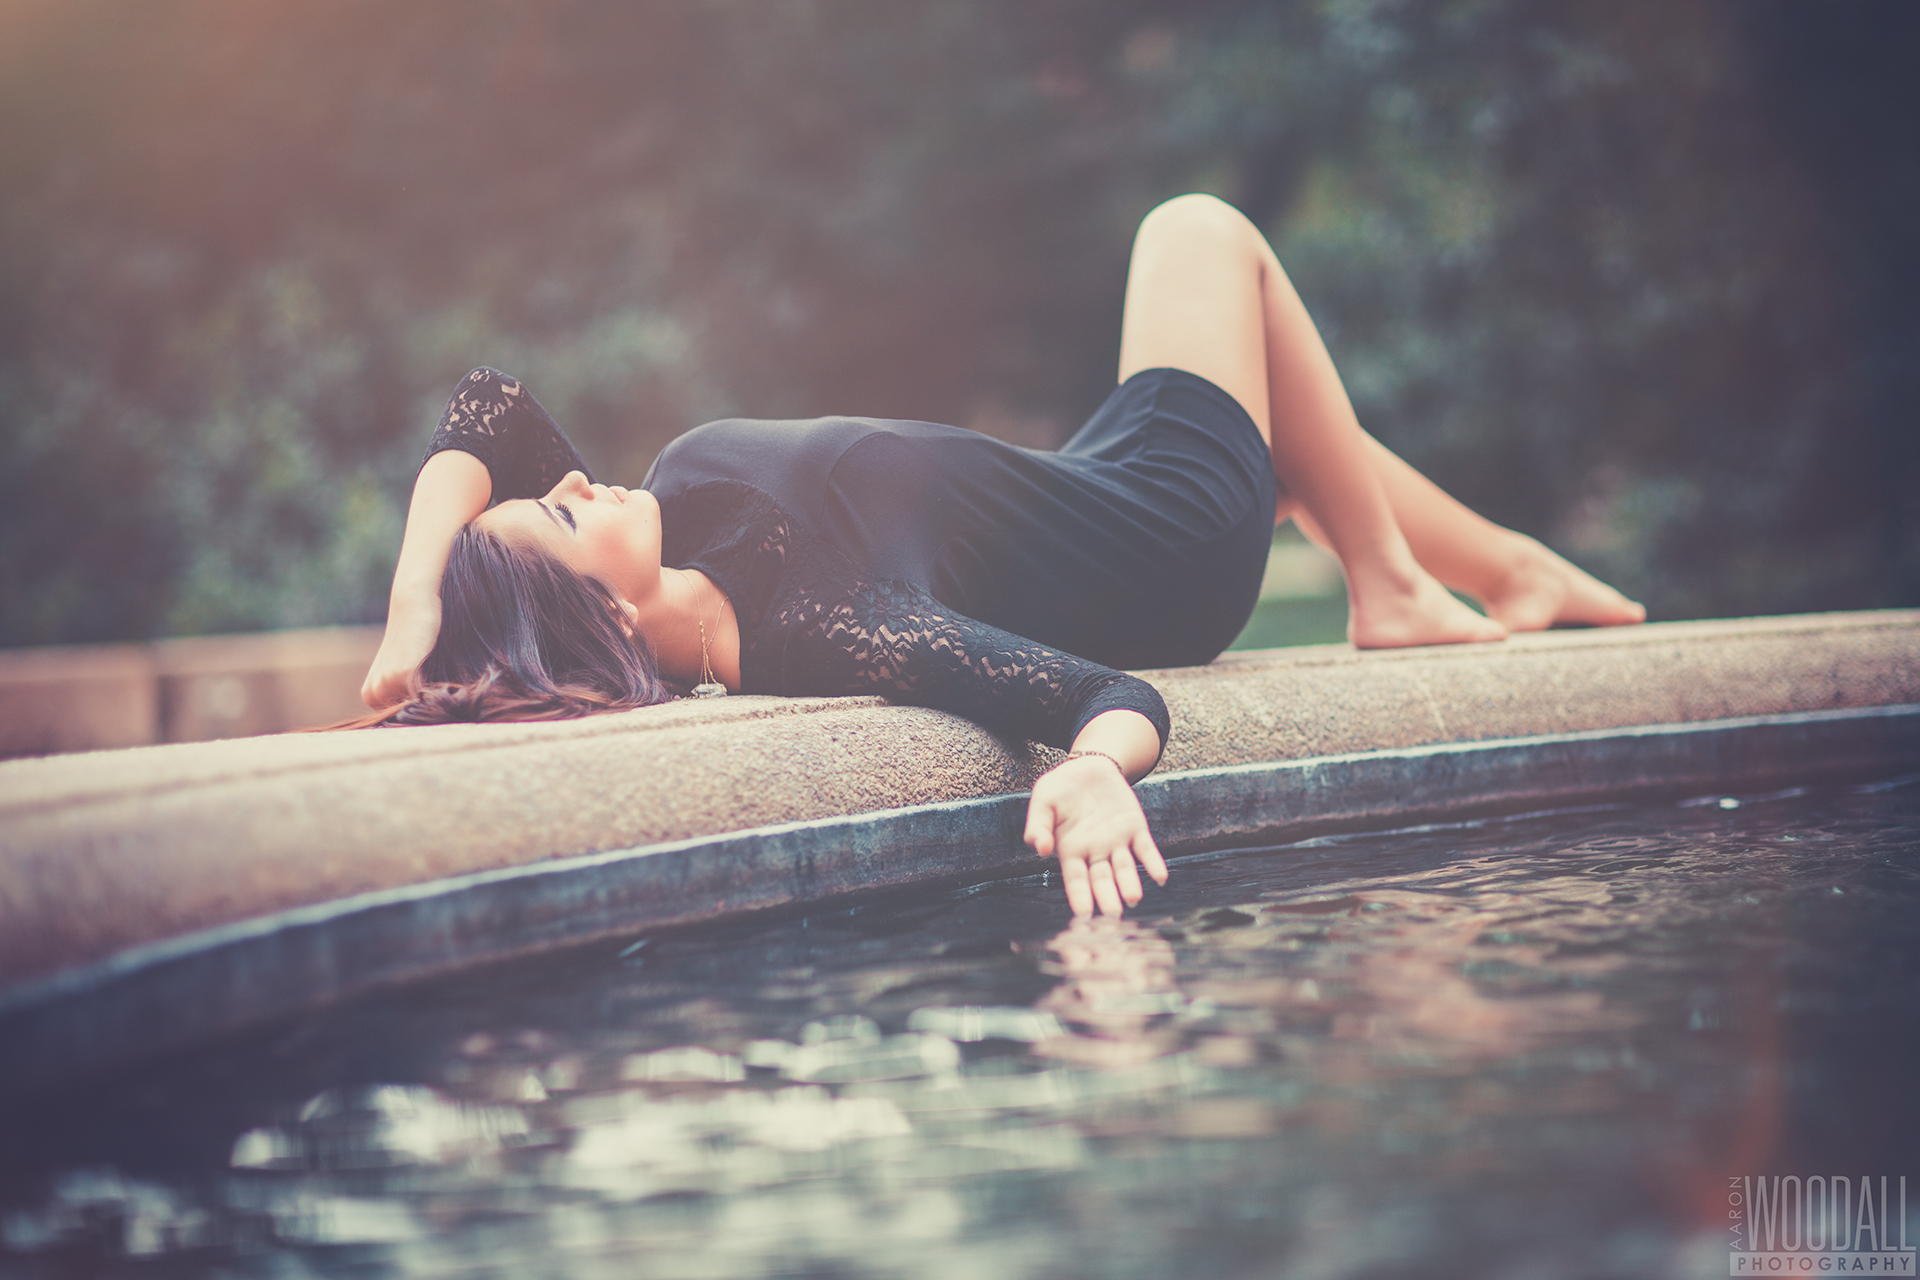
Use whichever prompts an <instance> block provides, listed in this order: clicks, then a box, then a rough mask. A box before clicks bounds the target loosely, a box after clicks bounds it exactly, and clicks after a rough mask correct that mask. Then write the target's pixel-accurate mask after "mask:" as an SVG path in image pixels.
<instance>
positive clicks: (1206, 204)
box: [1140, 191, 1256, 236]
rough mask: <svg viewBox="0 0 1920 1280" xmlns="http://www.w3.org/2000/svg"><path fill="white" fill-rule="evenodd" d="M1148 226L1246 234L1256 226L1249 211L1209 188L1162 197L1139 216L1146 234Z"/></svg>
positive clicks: (1188, 231)
mask: <svg viewBox="0 0 1920 1280" xmlns="http://www.w3.org/2000/svg"><path fill="white" fill-rule="evenodd" d="M1149 227H1154V228H1156V229H1157V228H1161V227H1168V228H1175V229H1178V230H1179V231H1181V232H1183V233H1186V234H1213V235H1233V236H1244V235H1245V234H1246V233H1247V232H1249V231H1252V230H1255V229H1256V228H1255V227H1254V225H1253V220H1252V219H1250V218H1248V217H1247V215H1246V214H1244V213H1242V212H1240V210H1239V209H1237V208H1235V207H1234V206H1233V205H1231V204H1229V203H1227V202H1226V201H1225V200H1222V199H1221V198H1220V197H1219V196H1216V195H1213V194H1212V193H1210V192H1206V191H1188V192H1185V193H1184V194H1181V195H1177V196H1172V197H1170V198H1168V199H1166V200H1162V201H1161V202H1160V203H1159V204H1157V205H1155V206H1153V208H1151V209H1149V210H1147V213H1146V216H1145V217H1143V218H1142V219H1140V230H1141V232H1142V233H1143V234H1144V233H1145V232H1146V230H1147V229H1148V228H1149Z"/></svg>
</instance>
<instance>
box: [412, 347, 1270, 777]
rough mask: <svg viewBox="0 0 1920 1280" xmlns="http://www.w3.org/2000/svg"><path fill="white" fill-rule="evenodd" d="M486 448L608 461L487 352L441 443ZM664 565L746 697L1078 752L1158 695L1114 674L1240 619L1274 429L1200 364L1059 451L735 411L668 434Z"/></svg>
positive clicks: (1204, 655) (549, 482)
mask: <svg viewBox="0 0 1920 1280" xmlns="http://www.w3.org/2000/svg"><path fill="white" fill-rule="evenodd" d="M441 449H461V450H464V451H466V452H468V453H471V454H473V455H475V456H476V457H478V458H479V459H480V460H481V461H482V462H483V463H485V464H486V466H487V469H488V471H489V473H490V474H491V475H492V477H493V502H495V503H498V502H503V501H506V500H508V499H512V498H525V497H538V496H541V495H543V494H545V493H546V492H547V490H549V489H550V488H552V486H553V485H554V484H555V483H556V482H557V481H559V479H560V478H561V477H562V476H563V475H565V474H566V472H567V471H568V470H570V469H574V468H578V469H579V470H581V471H582V472H585V473H586V474H587V476H588V478H589V479H592V472H591V471H590V470H589V469H588V467H587V466H586V464H585V462H584V461H582V460H581V458H580V455H579V454H578V452H577V451H575V449H574V448H573V446H572V444H571V443H570V442H569V441H568V440H567V438H566V435H565V433H564V432H563V431H562V430H561V429H560V427H559V424H557V423H556V422H554V420H553V419H552V417H551V416H550V415H549V414H547V413H546V411H545V410H544V409H542V408H541V407H540V405H539V403H538V401H536V400H535V399H534V398H533V396H532V395H531V393H529V392H528V391H527V390H526V388H525V386H524V385H523V384H521V383H520V382H518V381H517V380H516V379H514V378H512V377H509V376H508V375H506V374H503V373H501V372H499V371H498V370H494V369H489V368H480V369H475V370H474V371H473V372H471V373H470V374H468V375H467V377H466V378H464V379H463V380H462V381H461V383H460V385H459V387H458V388H456V390H455V391H454V394H453V397H452V399H451V401H450V402H449V404H448V406H447V412H446V414H445V416H444V417H443V418H442V419H441V421H440V424H439V426H438V427H437V428H436V429H435V431H434V434H433V438H432V440H431V441H430V443H429V445H428V448H427V452H426V455H425V457H423V458H422V460H421V462H422V465H423V466H424V465H425V459H426V458H428V457H432V456H433V455H434V454H435V453H437V452H439V451H440V450H441ZM641 485H642V487H644V488H646V489H648V490H650V491H651V492H652V493H653V495H654V497H655V498H656V499H657V500H658V501H659V503H660V512H661V533H662V545H661V562H662V563H663V564H665V565H668V566H671V567H673V568H681V569H689V568H691V569H698V570H700V571H701V572H703V573H705V574H706V575H707V576H708V577H710V578H712V579H713V581H714V582H715V584H716V585H718V586H719V587H720V589H721V590H722V591H724V592H725V593H726V595H727V597H728V599H729V600H730V601H731V602H732V604H733V607H734V612H735V615H736V618H737V620H738V622H739V625H740V636H741V651H740V677H741V692H744V693H776V694H789V695H803V694H850V693H878V694H884V695H886V696H888V697H890V698H893V699H895V700H896V701H901V702H911V703H917V704H920V705H925V706H934V707H940V708H943V709H945V710H949V711H954V712H956V713H958V714H961V715H964V716H967V717H969V718H971V719H974V720H976V721H979V722H980V723H983V724H985V725H987V726H989V727H990V728H993V729H996V730H999V731H1001V732H1006V733H1011V734H1014V735H1017V736H1020V737H1025V738H1031V739H1033V740H1035V741H1039V742H1044V743H1046V744H1048V745H1050V746H1056V747H1066V746H1069V745H1070V744H1071V743H1072V741H1073V738H1074V737H1075V735H1077V734H1078V732H1079V730H1080V728H1081V726H1083V725H1084V724H1085V723H1086V722H1087V721H1088V720H1091V719H1092V718H1093V717H1094V716H1096V715H1098V714H1099V713H1100V712H1102V711H1107V710H1110V709H1112V708H1115V707H1127V708H1130V709H1132V710H1135V711H1138V712H1140V713H1141V714H1143V715H1145V716H1147V717H1148V719H1150V720H1151V721H1152V722H1153V724H1154V726H1155V728H1156V729H1157V730H1158V731H1159V734H1160V740H1161V744H1162V747H1163V748H1164V746H1165V743H1166V739H1167V735H1168V732H1169V725H1168V718H1167V710H1166V704H1165V702H1164V701H1162V699H1161V697H1160V695H1159V693H1158V691H1157V690H1155V689H1154V688H1153V686H1152V685H1150V684H1148V683H1147V682H1146V681H1144V680H1141V679H1139V678H1138V677H1136V676H1132V675H1129V674H1127V673H1126V672H1125V671H1124V670H1120V669H1119V668H1125V667H1159V666H1188V665H1197V664H1201V663H1205V662H1209V661H1211V660H1212V659H1213V658H1215V657H1216V656H1218V655H1219V653H1220V652H1221V651H1222V650H1223V649H1225V648H1226V646H1227V645H1228V644H1229V643H1231V641H1232V640H1233V638H1234V637H1235V636H1236V635H1238V634H1239V632H1240V630H1241V628H1242V627H1244V626H1245V625H1246V621H1247V618H1248V617H1249V616H1250V615H1251V613H1252V611H1253V606H1254V603H1255V600H1256V598H1257V597H1258V594H1259V588H1260V579H1261V576H1262V573H1263V571H1264V569H1265V565H1266V557H1267V548H1268V545H1269V541H1270V539H1271V537H1272V532H1273V509H1274V502H1275V497H1276V484H1275V480H1274V475H1273V467H1272V463H1271V461H1270V458H1269V454H1268V450H1267V445H1266V442H1265V441H1264V440H1263V439H1262V438H1261V436H1260V432H1259V429H1258V428H1257V427H1256V426H1255V425H1254V422H1253V419H1252V418H1251V417H1249V416H1248V415H1247V412H1246V410H1245V409H1244V408H1242V407H1241V406H1240V404H1239V402H1238V401H1236V400H1235V399H1234V398H1233V397H1232V396H1231V395H1229V394H1228V393H1227V392H1226V391H1224V390H1222V389H1221V388H1220V387H1219V386H1217V385H1215V384H1214V383H1212V382H1210V381H1208V380H1207V379H1205V378H1203V377H1201V376H1199V375H1198V374H1194V373H1191V372H1188V371H1187V370H1184V369H1176V368H1170V367H1162V368H1154V369H1146V370H1142V371H1141V372H1139V373H1136V374H1134V375H1133V376H1132V377H1130V378H1128V379H1127V380H1126V381H1125V382H1123V383H1121V384H1120V385H1119V386H1117V387H1115V388H1114V390H1113V391H1112V393H1111V394H1110V395H1108V397H1107V399H1106V400H1105V401H1104V402H1103V403H1102V404H1101V405H1100V407H1099V408H1098V409H1097V410H1095V412H1094V414H1093V416H1092V417H1091V418H1089V419H1088V420H1087V422H1086V423H1085V424H1084V425H1083V426H1082V427H1081V428H1080V429H1079V430H1078V431H1077V432H1075V433H1074V435H1073V437H1072V439H1070V440H1068V441H1067V443H1066V444H1064V445H1062V446H1061V447H1060V449H1059V450H1057V451H1048V450H1039V449H1028V448H1023V447H1021V446H1018V445H1012V444H1007V443H1005V442H1003V441H1000V440H996V439H993V438H992V437H989V436H986V435H983V434H981V433H979V432H977V431H971V430H968V429H966V428H964V427H955V426H947V425H944V424H941V423H934V422H919V421H912V420H905V419H889V418H864V417H844V416H836V417H824V418H808V419H798V420H760V419H747V418H723V419H719V420H717V421H714V422H709V423H706V424H704V425H702V426H699V427H696V428H694V429H693V430H691V431H688V432H687V433H686V434H684V435H682V436H680V437H679V438H678V439H676V440H674V441H673V442H672V443H671V444H669V445H668V446H667V447H666V448H665V449H664V450H662V451H661V453H660V456H659V457H658V458H657V459H656V460H655V461H654V464H653V466H652V468H651V469H649V471H648V472H647V475H646V478H645V479H644V480H643V481H642V482H641Z"/></svg>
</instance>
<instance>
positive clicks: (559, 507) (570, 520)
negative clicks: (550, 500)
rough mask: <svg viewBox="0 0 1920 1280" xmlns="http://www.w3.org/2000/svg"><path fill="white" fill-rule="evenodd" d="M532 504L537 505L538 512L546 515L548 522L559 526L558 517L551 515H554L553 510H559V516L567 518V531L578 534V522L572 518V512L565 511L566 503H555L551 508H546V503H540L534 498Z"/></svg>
mask: <svg viewBox="0 0 1920 1280" xmlns="http://www.w3.org/2000/svg"><path fill="white" fill-rule="evenodd" d="M534 502H535V503H536V504H537V505H538V506H539V508H540V510H542V511H544V512H546V515H547V519H549V520H551V521H553V522H554V523H555V524H559V523H560V516H556V515H554V514H553V513H554V511H555V510H556V509H557V510H559V512H560V514H561V515H564V516H566V518H567V525H566V527H567V528H569V529H572V530H574V531H575V532H578V531H579V529H580V522H579V521H577V520H575V519H574V518H573V512H571V511H569V510H567V504H566V503H564V502H556V503H554V504H553V506H551V507H549V506H548V505H547V504H546V503H544V502H541V501H540V500H539V499H538V498H535V499H534Z"/></svg>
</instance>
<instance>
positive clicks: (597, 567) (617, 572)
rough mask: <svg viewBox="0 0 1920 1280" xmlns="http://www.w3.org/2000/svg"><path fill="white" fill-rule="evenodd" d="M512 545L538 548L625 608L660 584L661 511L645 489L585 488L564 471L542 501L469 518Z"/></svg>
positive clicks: (579, 477)
mask: <svg viewBox="0 0 1920 1280" xmlns="http://www.w3.org/2000/svg"><path fill="white" fill-rule="evenodd" d="M474 522H475V523H476V524H478V525H480V527H481V528H483V529H485V530H486V531H487V532H489V533H495V534H499V535H501V536H502V537H505V538H507V539H509V540H510V541H513V542H514V543H516V544H517V545H521V546H525V545H527V544H529V543H531V544H533V545H536V546H538V547H540V548H541V549H542V550H545V551H547V552H549V553H550V554H552V555H553V556H555V557H557V558H558V559H559V560H560V561H561V562H563V563H564V564H566V565H568V566H570V567H571V568H572V569H573V570H574V572H576V573H582V574H585V575H587V576H588V577H591V578H598V579H599V580H600V581H601V582H603V583H605V584H606V585H607V586H608V587H610V588H611V589H612V590H613V592H614V594H615V595H617V596H619V597H620V598H621V599H622V600H626V601H628V602H630V603H633V602H639V601H643V600H646V599H647V598H648V597H650V596H652V595H653V594H654V592H655V591H657V590H658V589H659V585H660V504H659V502H657V501H656V500H655V499H654V496H653V495H652V494H651V493H648V492H647V491H646V490H645V489H633V490H628V489H625V488H623V487H621V486H620V485H617V484H616V485H604V484H590V483H588V481H587V477H586V476H585V475H583V474H582V473H581V472H579V471H569V472H567V474H566V475H564V476H562V477H561V478H560V483H558V484H556V485H554V486H553V488H552V489H549V490H548V491H547V494H546V496H545V497H542V498H515V499H512V500H511V501H507V502H503V503H501V504H500V505H499V506H497V507H493V508H491V509H490V510H488V511H484V512H482V513H481V514H480V515H479V516H477V517H475V521H474Z"/></svg>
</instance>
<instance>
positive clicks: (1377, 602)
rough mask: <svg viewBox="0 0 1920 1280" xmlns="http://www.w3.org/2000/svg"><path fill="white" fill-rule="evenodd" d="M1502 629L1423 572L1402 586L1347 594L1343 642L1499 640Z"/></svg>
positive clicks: (1385, 644)
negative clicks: (1345, 631) (1345, 634)
mask: <svg viewBox="0 0 1920 1280" xmlns="http://www.w3.org/2000/svg"><path fill="white" fill-rule="evenodd" d="M1506 638H1507V629H1506V627H1505V626H1503V625H1502V624H1501V623H1499V622H1498V621H1496V620H1494V619H1493V618H1483V617H1481V616H1480V615H1479V614H1477V613H1475V612H1474V611H1473V610H1472V609H1471V608H1469V607H1468V606H1467V605H1464V604H1462V603H1461V602H1460V601H1459V600H1458V599H1456V598H1455V597H1454V596H1453V595H1452V594H1451V593H1450V592H1448V590H1447V589H1446V588H1445V587H1443V586H1441V585H1440V583H1439V580H1438V579H1436V578H1434V577H1433V576H1432V575H1431V574H1428V573H1426V572H1424V571H1422V572H1420V573H1417V574H1415V575H1414V576H1413V577H1412V578H1410V579H1408V580H1406V581H1405V582H1404V583H1401V584H1398V585H1396V586H1394V587H1391V588H1386V589H1382V587H1381V586H1379V585H1378V584H1376V585H1375V586H1374V587H1373V588H1372V589H1371V590H1360V589H1351V590H1349V591H1348V593H1347V639H1348V640H1350V641H1352V642H1353V645H1354V647H1355V648H1357V649H1401V648H1410V647H1412V646H1414V645H1423V644H1471V643H1475V642H1479V641H1487V640H1504V639H1506Z"/></svg>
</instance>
